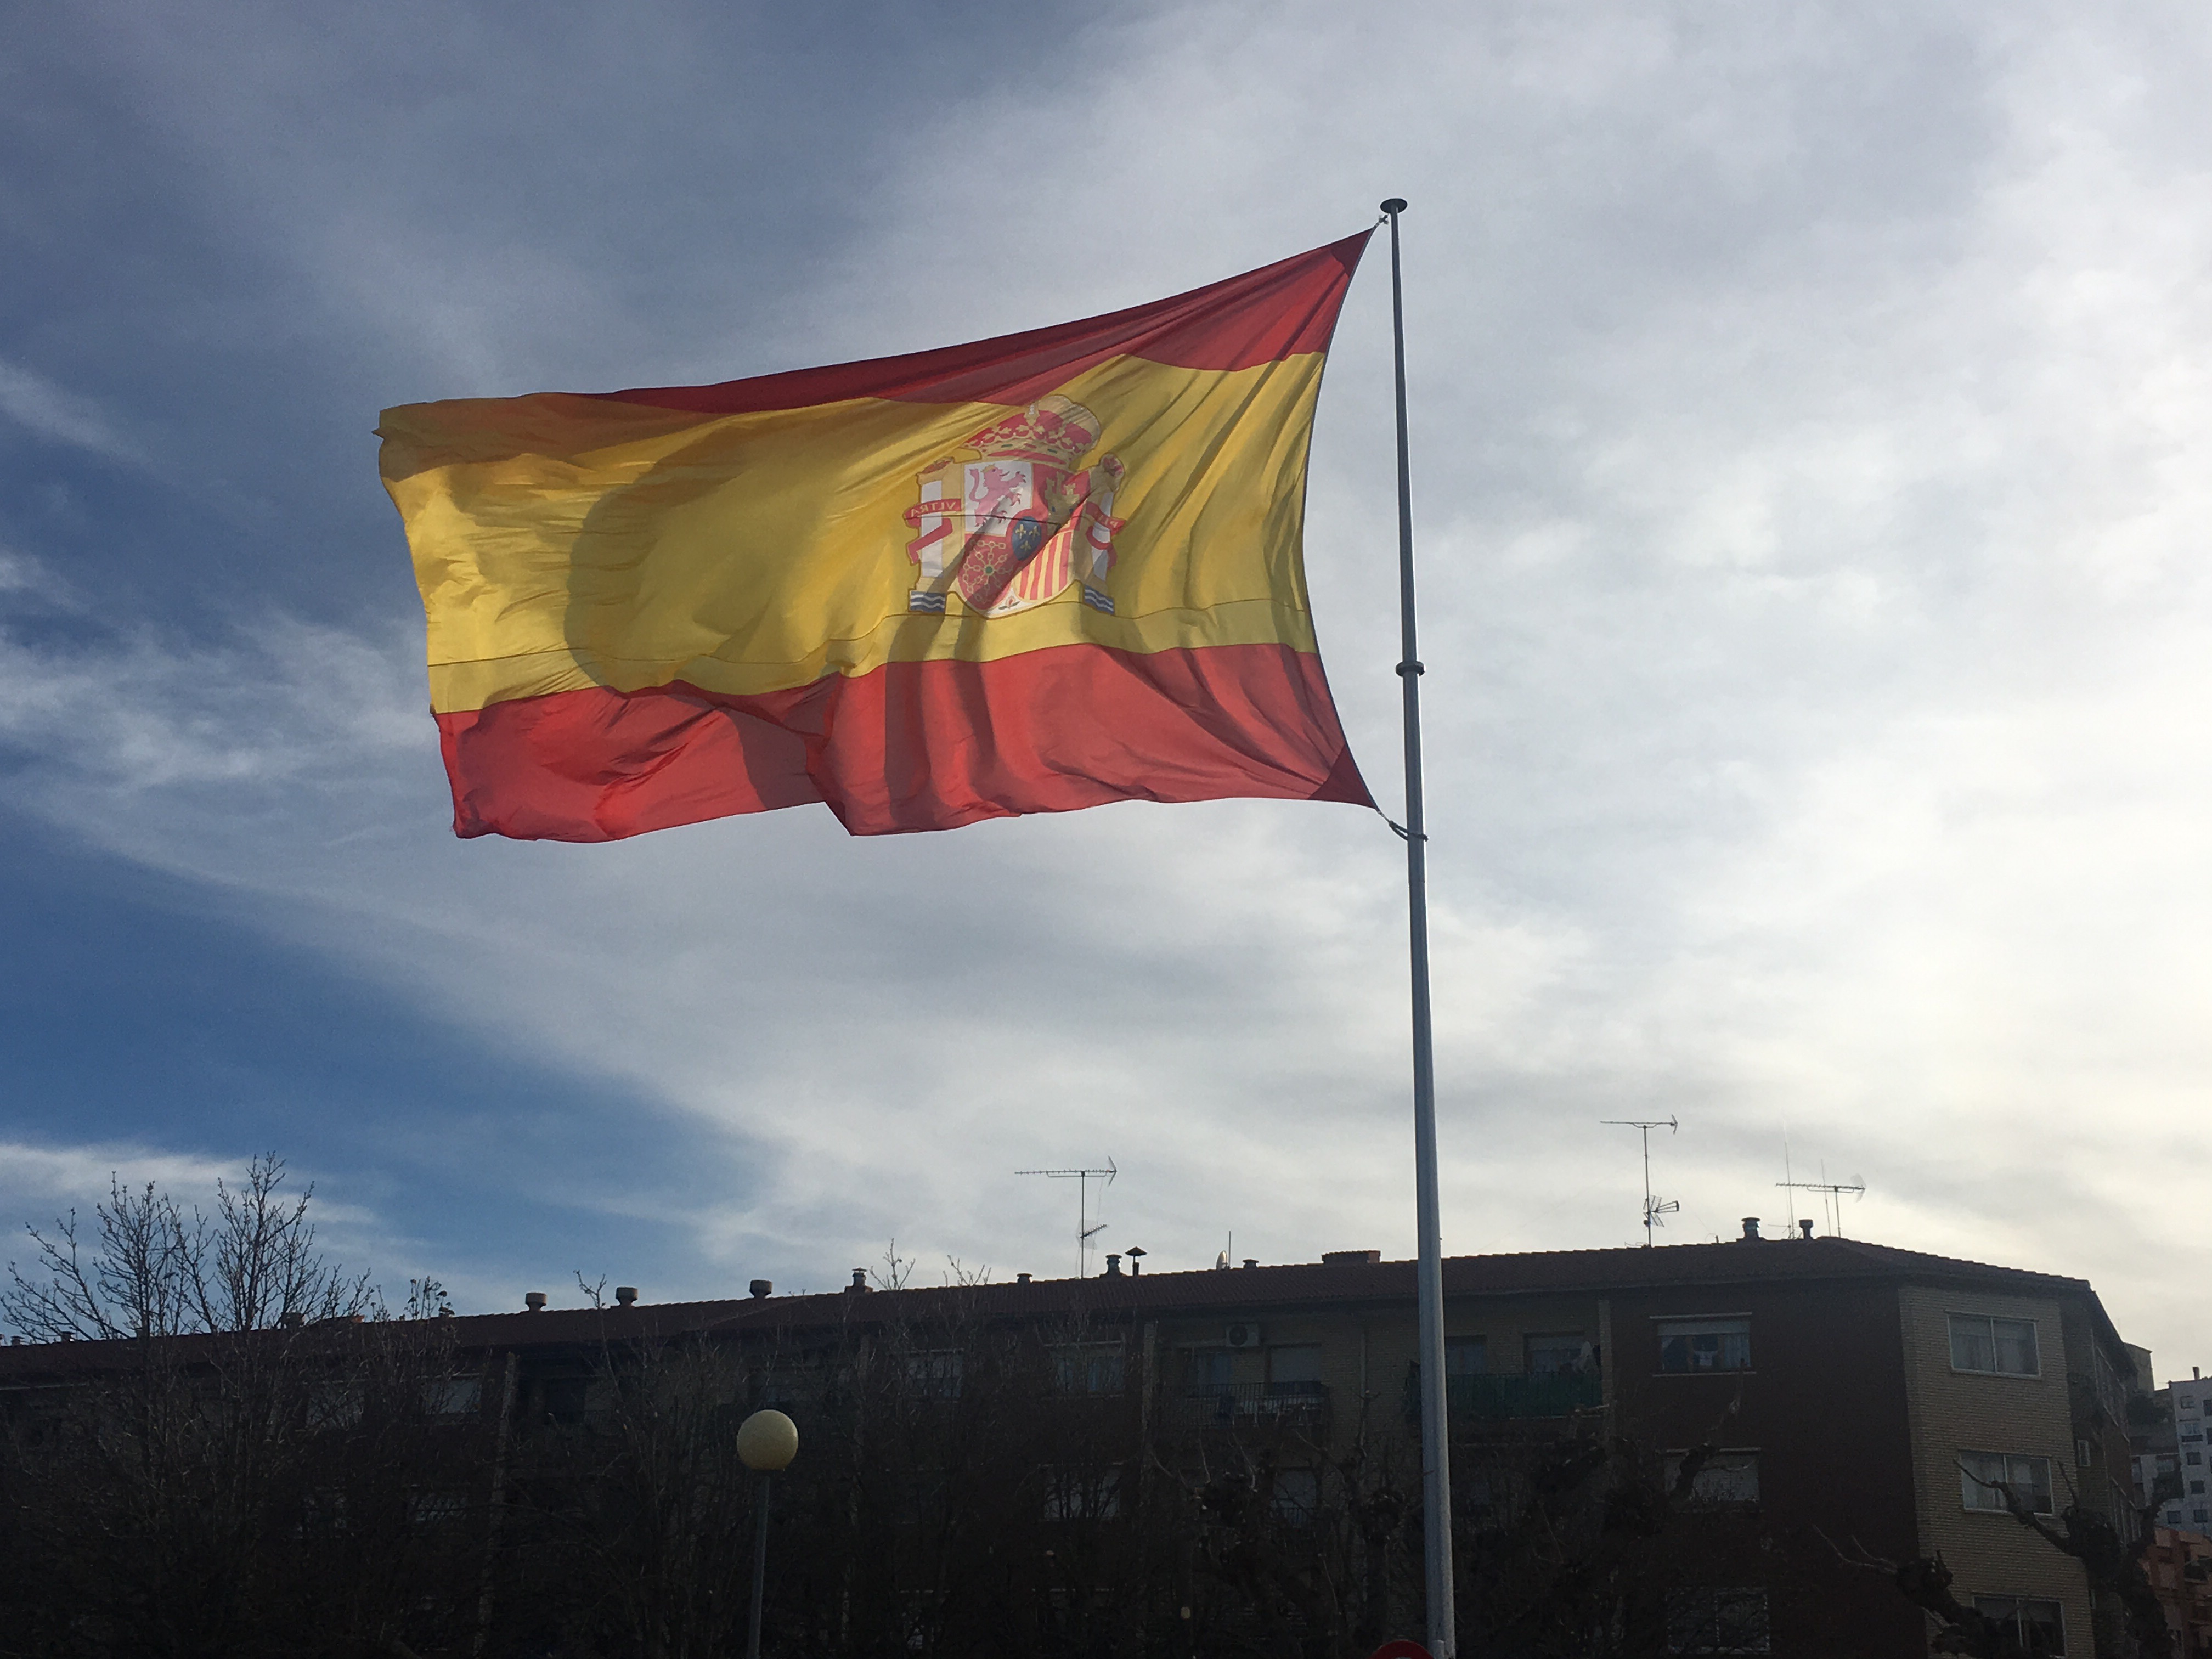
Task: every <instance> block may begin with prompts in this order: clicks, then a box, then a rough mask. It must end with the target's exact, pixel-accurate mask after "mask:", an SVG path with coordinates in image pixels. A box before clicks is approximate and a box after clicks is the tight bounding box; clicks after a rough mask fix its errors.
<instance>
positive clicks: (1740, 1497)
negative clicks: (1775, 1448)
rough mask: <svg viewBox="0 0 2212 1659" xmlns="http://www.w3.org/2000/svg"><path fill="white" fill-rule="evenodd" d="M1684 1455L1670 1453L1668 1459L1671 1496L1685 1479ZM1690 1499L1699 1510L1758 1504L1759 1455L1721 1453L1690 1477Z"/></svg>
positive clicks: (1667, 1476) (1733, 1452)
mask: <svg viewBox="0 0 2212 1659" xmlns="http://www.w3.org/2000/svg"><path fill="white" fill-rule="evenodd" d="M1685 1456H1686V1453H1682V1452H1668V1454H1667V1456H1666V1460H1665V1464H1664V1468H1665V1471H1666V1480H1667V1490H1668V1492H1669V1493H1672V1492H1674V1488H1675V1486H1676V1485H1677V1484H1678V1483H1679V1482H1680V1480H1681V1478H1682V1460H1683V1458H1684V1457H1685ZM1689 1500H1690V1502H1691V1503H1692V1504H1697V1505H1699V1507H1700V1508H1703V1507H1706V1506H1711V1507H1713V1508H1721V1507H1723V1506H1729V1505H1741V1504H1756V1503H1758V1502H1759V1454H1758V1453H1757V1452H1755V1451H1718V1452H1715V1453H1714V1454H1713V1455H1711V1457H1709V1458H1707V1459H1706V1460H1705V1462H1704V1463H1703V1464H1701V1465H1700V1466H1699V1469H1698V1472H1697V1473H1696V1474H1693V1475H1692V1476H1691V1477H1690V1491H1689Z"/></svg>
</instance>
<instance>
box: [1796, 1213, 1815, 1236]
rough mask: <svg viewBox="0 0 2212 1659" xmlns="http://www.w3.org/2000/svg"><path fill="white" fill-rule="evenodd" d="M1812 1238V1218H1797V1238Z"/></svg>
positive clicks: (1807, 1216)
mask: <svg viewBox="0 0 2212 1659" xmlns="http://www.w3.org/2000/svg"><path fill="white" fill-rule="evenodd" d="M1812 1236H1813V1218H1812V1217H1811V1216H1809V1215H1804V1216H1800V1217H1798V1218H1797V1237H1800V1238H1810V1237H1812Z"/></svg>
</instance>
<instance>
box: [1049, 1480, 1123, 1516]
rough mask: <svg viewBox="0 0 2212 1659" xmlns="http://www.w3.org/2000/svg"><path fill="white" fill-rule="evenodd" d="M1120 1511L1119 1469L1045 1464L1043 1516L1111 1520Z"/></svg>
mask: <svg viewBox="0 0 2212 1659" xmlns="http://www.w3.org/2000/svg"><path fill="white" fill-rule="evenodd" d="M1120 1513H1121V1471H1120V1470H1118V1469H1111V1468H1108V1469H1070V1468H1048V1469H1047V1470H1046V1471H1045V1472H1044V1516H1045V1519H1046V1520H1048V1521H1110V1520H1111V1519H1113V1517H1114V1516H1117V1515H1119V1514H1120Z"/></svg>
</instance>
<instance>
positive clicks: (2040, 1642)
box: [1974, 1595, 2066, 1659]
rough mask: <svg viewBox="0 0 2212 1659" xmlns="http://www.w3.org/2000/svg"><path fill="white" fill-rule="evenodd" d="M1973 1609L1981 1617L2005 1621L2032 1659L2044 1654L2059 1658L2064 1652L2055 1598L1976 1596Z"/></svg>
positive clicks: (2061, 1620) (2061, 1625) (2023, 1650)
mask: <svg viewBox="0 0 2212 1659" xmlns="http://www.w3.org/2000/svg"><path fill="white" fill-rule="evenodd" d="M1974 1611H1975V1612H1976V1613H1980V1614H1981V1615H1982V1617H1983V1618H1984V1619H1994V1620H1997V1621H1998V1622H2000V1623H2002V1624H2009V1625H2010V1626H2012V1627H2013V1633H2014V1636H2015V1638H2017V1640H2018V1641H2019V1643H2020V1645H2021V1651H2022V1652H2023V1653H2027V1654H2032V1655H2034V1656H2036V1659H2042V1656H2045V1655H2049V1656H2051V1659H2061V1656H2063V1654H2064V1653H2065V1651H2066V1625H2065V1621H2064V1620H2063V1619H2061V1618H2060V1617H2059V1613H2058V1603H2057V1602H2056V1601H2037V1600H2036V1599H2035V1598H2034V1597H2033V1596H2029V1595H1977V1596H1976V1597H1975V1598H1974Z"/></svg>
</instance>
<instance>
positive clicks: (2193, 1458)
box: [2181, 1451, 2204, 1463]
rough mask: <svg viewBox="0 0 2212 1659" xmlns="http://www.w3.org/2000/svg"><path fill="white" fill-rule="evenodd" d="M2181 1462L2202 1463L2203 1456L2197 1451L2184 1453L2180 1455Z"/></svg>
mask: <svg viewBox="0 0 2212 1659" xmlns="http://www.w3.org/2000/svg"><path fill="white" fill-rule="evenodd" d="M2181 1461H2182V1462H2185V1463H2202V1462H2203V1461H2204V1454H2203V1452H2198V1451H2193V1452H2184V1453H2182V1454H2181Z"/></svg>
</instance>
